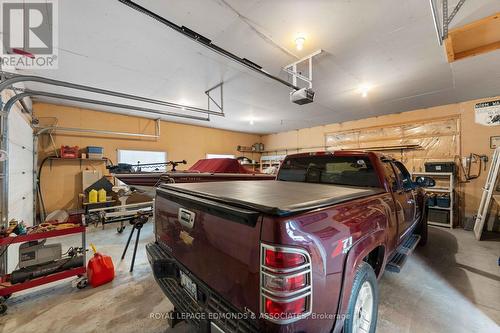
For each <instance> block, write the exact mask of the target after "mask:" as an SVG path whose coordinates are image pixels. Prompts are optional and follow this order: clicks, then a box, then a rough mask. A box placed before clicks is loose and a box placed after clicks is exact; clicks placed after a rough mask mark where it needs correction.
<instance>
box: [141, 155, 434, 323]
mask: <svg viewBox="0 0 500 333" xmlns="http://www.w3.org/2000/svg"><path fill="white" fill-rule="evenodd" d="M434 184H435V183H434V181H433V180H432V179H429V178H424V177H421V178H418V179H417V181H416V182H413V181H412V179H411V176H410V174H409V172H408V171H407V169H406V168H405V167H404V165H403V164H402V163H400V162H398V161H396V160H394V159H392V158H389V157H387V156H384V155H381V154H377V153H373V152H361V151H338V152H332V153H306V154H297V155H290V156H288V157H286V159H285V160H284V161H283V163H282V165H281V167H280V170H279V173H278V176H277V178H276V181H271V182H259V181H246V182H239V181H227V182H215V183H193V184H163V185H161V186H160V187H159V188H158V189H157V192H156V221H155V223H156V228H155V231H156V241H155V242H154V243H151V244H149V245H148V246H147V254H148V259H149V261H150V263H151V266H152V269H153V274H154V276H155V278H156V280H157V282H158V284H159V285H160V287H161V288H162V290H163V291H164V293H165V294H166V295H167V297H168V298H169V299H170V300H171V301H172V303H173V304H174V307H175V310H174V312H173V313H172V318H174V320H173V321H172V324H175V322H176V320H183V319H186V320H187V321H188V322H189V323H190V324H192V325H193V326H194V327H196V328H197V330H198V331H201V332H214V331H215V332H331V331H334V332H339V331H341V330H343V331H344V332H349V333H351V332H374V331H375V328H376V323H377V309H378V287H377V279H378V278H380V277H381V275H382V273H383V272H384V270H390V271H395V272H399V271H400V270H401V267H402V266H403V264H404V262H405V260H406V258H407V256H408V255H409V254H410V253H411V252H412V251H413V249H414V248H415V247H416V245H417V244H418V243H420V244H425V242H426V239H427V219H426V209H425V200H424V197H425V194H424V191H423V189H422V187H425V186H433V185H434Z"/></svg>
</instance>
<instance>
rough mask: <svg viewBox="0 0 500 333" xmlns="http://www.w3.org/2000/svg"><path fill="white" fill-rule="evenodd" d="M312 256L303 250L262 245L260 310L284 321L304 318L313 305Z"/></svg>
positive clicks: (276, 320)
mask: <svg viewBox="0 0 500 333" xmlns="http://www.w3.org/2000/svg"><path fill="white" fill-rule="evenodd" d="M311 274H312V273H311V257H310V255H309V253H308V252H307V251H305V250H304V249H299V248H294V247H286V246H272V245H268V244H261V265H260V285H261V288H260V291H261V312H262V313H263V315H264V317H265V318H266V319H268V320H270V321H273V322H276V323H279V324H287V323H291V322H294V321H297V320H299V319H301V318H304V317H307V316H308V315H309V314H311V308H312V275H311Z"/></svg>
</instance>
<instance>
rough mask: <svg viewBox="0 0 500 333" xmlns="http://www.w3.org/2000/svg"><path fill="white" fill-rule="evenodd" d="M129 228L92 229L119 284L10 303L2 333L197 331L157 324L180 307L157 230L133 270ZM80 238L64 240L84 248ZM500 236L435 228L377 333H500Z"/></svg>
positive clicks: (61, 285)
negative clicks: (151, 255)
mask: <svg viewBox="0 0 500 333" xmlns="http://www.w3.org/2000/svg"><path fill="white" fill-rule="evenodd" d="M129 231H130V229H129V227H128V228H127V229H126V230H125V232H124V233H123V234H117V233H116V232H115V230H114V227H113V226H106V230H104V231H102V230H100V229H93V228H90V229H89V232H88V237H87V238H88V240H89V241H91V242H93V243H94V244H95V245H96V247H97V248H98V250H100V251H102V252H103V253H107V254H110V255H111V256H112V257H113V261H114V263H115V266H116V267H115V268H116V278H115V280H114V281H113V282H112V283H110V284H108V285H105V286H101V287H99V288H96V289H92V288H90V287H89V288H86V289H84V290H78V289H76V288H73V287H72V286H71V279H69V280H67V281H62V282H58V283H54V284H52V285H49V286H45V287H43V288H39V289H38V290H35V291H30V292H25V293H19V294H17V295H14V296H13V297H12V298H11V299H9V300H8V305H9V310H8V313H7V314H5V315H3V316H2V317H0V332H1V333H7V332H8V333H20V332H53V333H57V332H72V333H80V332H108V331H114V332H167V333H179V332H189V326H187V325H186V324H180V325H179V326H176V328H175V329H170V328H168V327H167V323H166V320H165V319H161V318H160V319H157V318H155V315H156V316H159V317H161V315H162V314H164V313H166V312H168V311H170V310H171V309H172V304H171V303H170V302H169V301H168V300H167V299H166V297H164V295H163V293H162V292H161V290H160V289H159V287H158V286H157V285H156V283H155V281H154V279H153V277H152V276H151V272H150V268H149V265H148V263H147V259H146V257H145V253H144V252H145V251H144V245H145V244H146V243H147V242H149V241H151V240H152V238H153V237H152V225H151V224H150V223H149V224H148V225H146V226H145V227H144V228H143V230H142V235H141V244H140V245H139V249H140V250H139V251H138V256H137V260H136V264H135V270H134V272H133V273H129V272H128V269H129V263H130V256H131V253H132V250H131V249H129V253H128V256H127V258H126V259H125V260H124V261H123V262H121V261H120V256H121V252H122V250H123V247H124V244H125V242H126V239H127V236H128V233H129ZM78 241H79V239H78V238H74V239H69V238H66V239H64V244H65V245H68V246H69V245H76V244H78ZM499 256H500V239H499V238H497V239H496V240H490V241H482V242H477V241H475V240H474V238H473V235H472V233H471V232H467V231H464V230H447V229H442V228H433V227H431V228H430V230H429V243H428V245H427V246H426V247H424V248H418V250H417V252H416V255H413V256H412V257H410V259H409V261H408V262H407V264H406V266H405V267H404V269H403V271H402V272H401V273H399V274H393V273H386V274H385V275H384V276H383V277H382V279H381V281H380V298H381V302H380V306H379V322H378V328H377V332H382V333H389V332H454V333H460V332H464V333H465V332H467V333H471V332H478V333H479V332H481V333H485V332H500V328H499V325H500V267H499V266H498V264H497V260H498V257H499Z"/></svg>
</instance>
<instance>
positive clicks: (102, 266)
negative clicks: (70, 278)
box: [87, 244, 115, 288]
mask: <svg viewBox="0 0 500 333" xmlns="http://www.w3.org/2000/svg"><path fill="white" fill-rule="evenodd" d="M90 247H91V248H92V251H94V256H93V257H92V258H90V260H89V263H88V265H87V277H88V279H89V283H90V285H91V286H92V287H93V288H95V287H99V286H101V285H103V284H106V283H108V282H110V281H112V280H113V279H114V278H115V266H114V265H113V260H112V259H111V257H110V256H108V255H105V254H101V253H99V252H97V251H96V249H95V247H94V245H93V244H90Z"/></svg>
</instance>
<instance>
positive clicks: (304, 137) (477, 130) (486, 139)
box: [261, 96, 500, 217]
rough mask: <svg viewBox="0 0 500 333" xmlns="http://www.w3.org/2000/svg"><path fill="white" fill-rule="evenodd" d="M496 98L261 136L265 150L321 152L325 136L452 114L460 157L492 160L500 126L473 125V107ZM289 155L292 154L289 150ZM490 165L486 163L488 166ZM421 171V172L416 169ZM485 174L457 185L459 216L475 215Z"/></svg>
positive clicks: (485, 172) (484, 172)
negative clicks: (458, 134) (458, 131)
mask: <svg viewBox="0 0 500 333" xmlns="http://www.w3.org/2000/svg"><path fill="white" fill-rule="evenodd" d="M498 98H499V97H498V96H497V97H493V98H487V99H480V100H474V101H467V102H463V103H457V104H449V105H443V106H438V107H433V108H428V109H420V110H414V111H408V112H403V113H398V114H391V115H385V116H380V117H372V118H366V119H361V120H356V121H349V122H344V123H335V124H329V125H325V126H317V127H312V128H304V129H299V130H295V131H289V132H284V133H278V134H270V135H264V136H262V140H261V141H262V142H263V143H264V145H265V147H266V150H272V149H281V148H295V147H301V148H309V147H313V148H314V149H316V150H321V148H320V147H322V146H324V145H325V134H326V133H332V132H340V131H346V130H353V129H359V128H365V127H372V126H384V125H391V124H394V123H406V122H411V121H415V122H417V121H422V120H426V119H432V118H436V117H445V116H451V115H459V116H460V128H461V140H460V141H461V147H460V148H461V156H468V155H469V154H470V153H476V154H486V155H488V156H489V158H491V155H492V152H493V150H492V149H490V136H493V135H500V126H490V127H489V126H482V125H479V124H476V123H475V122H474V105H475V104H476V103H479V102H483V101H489V100H493V99H498ZM289 153H294V151H290V152H289ZM489 166H490V164H489V163H488V167H489ZM417 171H420V170H417ZM486 175H487V171H484V170H482V175H481V177H480V178H478V179H475V180H472V181H471V182H469V183H463V184H460V188H459V195H460V198H461V199H462V200H461V207H460V211H461V213H462V214H461V215H462V216H468V217H470V216H472V215H473V214H476V212H477V208H478V205H479V201H480V199H481V194H482V190H481V189H482V187H483V186H484V184H485V178H486Z"/></svg>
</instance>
